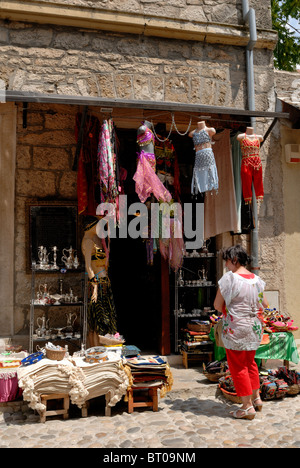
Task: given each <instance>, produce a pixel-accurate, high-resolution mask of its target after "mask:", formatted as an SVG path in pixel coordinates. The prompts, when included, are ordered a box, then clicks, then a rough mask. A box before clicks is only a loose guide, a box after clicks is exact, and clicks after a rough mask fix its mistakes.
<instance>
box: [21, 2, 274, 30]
mask: <svg viewBox="0 0 300 468" xmlns="http://www.w3.org/2000/svg"><path fill="white" fill-rule="evenodd" d="M28 3H29V4H30V2H28ZM40 3H41V4H43V6H47V4H48V5H51V4H52V3H53V1H51V0H42V1H41V2H40ZM57 4H60V5H61V6H62V7H66V6H69V7H79V8H80V7H81V8H85V9H87V8H89V9H92V10H96V9H97V10H108V11H120V12H126V13H134V14H143V15H150V16H160V17H166V18H180V19H187V20H190V21H201V22H202V21H203V22H215V23H223V24H238V25H242V24H243V15H242V0H159V1H157V0H91V1H86V0H60V1H59V2H56V5H57ZM249 6H250V7H252V8H255V10H256V11H257V26H258V27H259V28H269V29H271V26H272V24H271V13H270V2H269V1H264V2H262V1H260V0H249Z"/></svg>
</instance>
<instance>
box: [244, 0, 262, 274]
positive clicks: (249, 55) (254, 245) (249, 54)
mask: <svg viewBox="0 0 300 468" xmlns="http://www.w3.org/2000/svg"><path fill="white" fill-rule="evenodd" d="M242 2H243V18H244V21H245V23H248V24H249V31H250V40H249V42H248V45H247V48H246V69H247V91H248V107H249V110H250V111H254V110H255V88H254V65H253V49H254V47H255V44H256V41H257V32H256V15H255V10H254V9H253V8H249V3H248V0H242ZM251 126H252V127H253V128H254V131H255V127H256V119H255V117H251ZM252 213H253V222H254V229H252V232H251V256H252V267H251V270H252V271H253V272H255V273H256V274H258V273H259V262H258V216H257V200H256V196H255V190H254V187H253V185H252Z"/></svg>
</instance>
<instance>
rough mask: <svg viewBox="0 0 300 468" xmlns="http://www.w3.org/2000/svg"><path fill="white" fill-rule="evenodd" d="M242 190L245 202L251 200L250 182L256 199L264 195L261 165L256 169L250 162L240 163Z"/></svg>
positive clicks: (260, 198)
mask: <svg viewBox="0 0 300 468" xmlns="http://www.w3.org/2000/svg"><path fill="white" fill-rule="evenodd" d="M241 179H242V190H243V197H244V200H245V203H249V202H250V203H251V201H252V182H253V186H254V190H255V195H256V198H257V199H258V200H262V199H263V197H264V186H263V176H262V167H261V166H260V167H259V168H258V169H257V168H255V167H253V166H251V165H250V164H245V163H242V167H241Z"/></svg>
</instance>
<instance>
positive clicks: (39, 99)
mask: <svg viewBox="0 0 300 468" xmlns="http://www.w3.org/2000/svg"><path fill="white" fill-rule="evenodd" d="M4 102H26V103H29V102H34V103H49V104H69V105H77V106H100V107H101V106H103V107H112V108H115V107H119V108H128V107H130V108H135V109H144V110H161V111H169V112H195V113H200V114H205V113H207V114H221V115H232V116H240V117H262V118H266V119H275V118H277V119H278V118H284V119H288V118H289V113H288V112H264V111H250V110H245V109H237V108H234V107H222V106H205V105H202V104H187V103H179V102H165V101H161V102H159V101H142V100H139V101H137V100H134V99H132V100H130V99H117V98H102V97H94V96H67V95H60V94H57V95H54V94H40V93H32V92H26V91H5V93H4Z"/></svg>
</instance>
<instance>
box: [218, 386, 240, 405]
mask: <svg viewBox="0 0 300 468" xmlns="http://www.w3.org/2000/svg"><path fill="white" fill-rule="evenodd" d="M219 387H220V390H221V392H222V394H223V395H224V397H225V398H227V400H230V401H232V402H233V403H238V404H241V403H242V399H241V397H239V396H237V394H236V393H230V392H228V391H227V390H225V389H224V388H222V387H221V386H219Z"/></svg>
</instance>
